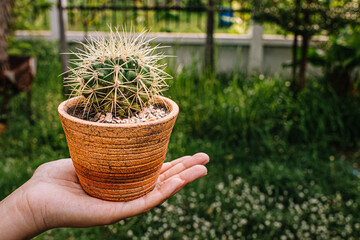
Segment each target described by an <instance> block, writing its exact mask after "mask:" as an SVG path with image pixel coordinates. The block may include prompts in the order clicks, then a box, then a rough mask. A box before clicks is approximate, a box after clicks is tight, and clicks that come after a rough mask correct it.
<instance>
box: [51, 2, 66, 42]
mask: <svg viewBox="0 0 360 240" xmlns="http://www.w3.org/2000/svg"><path fill="white" fill-rule="evenodd" d="M49 1H50V2H51V3H52V6H51V9H50V34H51V35H50V38H51V40H54V41H56V40H59V39H60V16H59V13H60V11H59V8H58V5H59V1H61V4H62V7H66V4H67V1H66V0H49ZM62 15H63V19H64V23H67V11H63V13H62Z"/></svg>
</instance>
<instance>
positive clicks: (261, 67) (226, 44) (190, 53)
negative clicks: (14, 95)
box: [16, 31, 327, 76]
mask: <svg viewBox="0 0 360 240" xmlns="http://www.w3.org/2000/svg"><path fill="white" fill-rule="evenodd" d="M107 34H108V33H104V32H101V33H89V34H88V35H89V36H90V37H97V36H106V35H107ZM66 35H67V40H68V41H69V42H74V41H81V40H83V39H84V34H83V33H82V32H70V31H68V32H67V33H66ZM16 36H17V38H18V39H23V40H24V39H29V38H42V39H46V40H54V36H53V35H52V33H51V31H50V32H47V31H41V32H29V31H18V32H16ZM149 37H150V38H153V37H156V39H155V40H154V41H153V43H154V44H157V43H160V44H161V45H163V46H169V47H168V48H164V51H165V53H166V54H168V55H173V56H175V58H170V59H169V60H168V61H169V66H170V67H172V68H175V70H176V69H178V68H183V67H194V66H195V67H197V68H198V70H199V71H200V70H201V68H202V66H203V60H204V45H205V38H206V36H205V34H189V33H181V34H179V33H152V34H151V35H149ZM260 37H261V39H260V40H257V41H255V40H254V38H253V35H234V34H215V45H216V47H215V49H216V54H215V60H216V71H217V72H226V73H232V72H234V71H238V72H252V71H256V72H258V73H264V74H270V75H274V74H280V75H282V76H289V74H290V69H284V68H283V67H282V64H283V63H285V62H287V61H290V60H291V46H292V39H291V38H289V37H288V38H286V37H283V36H278V35H276V36H270V35H261V36H260ZM326 40H327V39H326V38H318V39H314V40H313V43H312V44H314V43H315V42H317V41H326ZM254 41H255V42H257V44H256V45H254V44H253V43H254ZM251 48H253V49H254V48H255V49H257V50H258V48H261V49H262V50H261V51H254V50H253V51H251ZM251 54H252V55H254V54H255V55H256V54H257V55H256V56H251ZM259 54H260V55H259ZM253 58H254V59H256V61H252V62H251V60H252V59H253ZM308 73H310V74H313V75H314V74H319V73H320V69H316V68H312V67H311V66H309V71H308Z"/></svg>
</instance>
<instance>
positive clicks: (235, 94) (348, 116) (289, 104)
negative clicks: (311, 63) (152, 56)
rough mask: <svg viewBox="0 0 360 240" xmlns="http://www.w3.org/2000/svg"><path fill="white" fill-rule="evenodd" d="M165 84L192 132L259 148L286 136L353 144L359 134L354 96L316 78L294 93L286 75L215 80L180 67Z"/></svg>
mask: <svg viewBox="0 0 360 240" xmlns="http://www.w3.org/2000/svg"><path fill="white" fill-rule="evenodd" d="M170 86H171V87H170V91H169V96H170V97H171V98H172V99H174V100H175V101H177V102H178V103H179V104H180V106H181V109H182V111H184V112H186V113H187V114H184V115H181V114H180V116H179V118H184V119H183V120H184V121H185V122H189V123H190V124H189V125H188V128H186V129H184V131H186V134H191V135H192V136H194V137H200V138H210V139H218V138H220V139H226V143H227V144H229V145H231V146H238V145H239V144H241V145H242V146H244V147H245V146H247V147H249V148H250V149H257V150H260V151H262V152H264V151H265V152H266V151H273V149H274V148H276V146H277V145H278V144H280V145H281V144H282V143H286V142H291V143H293V144H308V143H311V144H313V146H317V147H321V146H322V147H325V146H328V145H329V144H330V145H331V144H335V145H341V146H354V144H355V142H356V141H357V140H358V139H359V137H360V125H359V123H358V122H359V121H358V119H360V103H359V96H358V95H355V96H352V97H348V98H344V99H339V98H338V97H337V96H336V94H335V93H334V92H332V91H327V90H325V89H324V88H323V86H322V83H321V82H319V81H313V82H312V83H311V85H310V86H309V87H308V88H307V89H305V91H304V92H302V93H300V94H298V95H297V96H296V97H295V96H294V95H293V93H292V91H291V88H290V86H291V83H290V82H289V81H285V80H281V79H276V78H264V77H263V76H260V78H259V77H258V76H254V77H253V78H252V79H251V80H244V79H243V77H241V76H240V77H237V76H234V78H233V79H232V80H231V81H228V82H225V81H224V82H220V81H215V80H211V79H206V78H204V77H197V76H196V75H195V74H192V75H190V74H186V73H182V74H179V75H178V77H177V79H176V80H175V81H174V82H173V83H172V84H170ZM181 89H183V90H182V91H181Z"/></svg>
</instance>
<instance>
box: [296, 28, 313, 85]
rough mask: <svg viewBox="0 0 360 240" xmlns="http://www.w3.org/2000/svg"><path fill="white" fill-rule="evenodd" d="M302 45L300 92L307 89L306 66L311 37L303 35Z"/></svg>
mask: <svg viewBox="0 0 360 240" xmlns="http://www.w3.org/2000/svg"><path fill="white" fill-rule="evenodd" d="M302 40H303V41H302V45H301V60H300V72H299V85H298V90H299V91H301V90H303V89H304V87H305V82H306V65H307V62H308V49H309V42H310V36H308V35H303V39H302Z"/></svg>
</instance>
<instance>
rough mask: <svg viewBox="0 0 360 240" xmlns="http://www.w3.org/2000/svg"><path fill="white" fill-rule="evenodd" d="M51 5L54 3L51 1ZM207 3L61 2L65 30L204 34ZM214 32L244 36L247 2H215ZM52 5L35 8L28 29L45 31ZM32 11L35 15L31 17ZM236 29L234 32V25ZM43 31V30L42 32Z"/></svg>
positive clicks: (195, 0) (194, 0) (159, 0)
mask: <svg viewBox="0 0 360 240" xmlns="http://www.w3.org/2000/svg"><path fill="white" fill-rule="evenodd" d="M52 1H53V3H54V4H56V3H57V0H52ZM209 2H210V1H209V0H135V1H130V0H88V1H84V0H73V1H69V0H68V1H63V4H62V8H63V11H66V16H67V22H66V25H67V30H70V31H84V32H88V31H107V30H108V25H112V26H125V27H131V26H132V27H133V28H135V30H137V31H140V30H142V29H143V28H147V29H151V31H152V32H190V33H200V32H206V26H207V25H206V19H207V14H206V13H207V11H208V9H209ZM213 2H214V12H215V14H214V20H215V24H214V31H215V32H229V31H231V30H229V29H231V28H233V30H232V31H235V32H237V33H243V32H245V31H246V29H247V27H248V25H249V23H248V21H247V20H248V19H249V18H250V13H251V7H250V4H249V3H248V2H247V1H244V0H242V1H231V0H214V1H213ZM49 7H51V5H45V6H36V4H35V5H34V7H33V8H32V10H31V11H30V12H29V16H31V18H30V17H29V18H28V19H27V22H28V23H30V24H28V25H27V26H21V25H20V26H18V27H19V28H25V29H29V30H32V28H34V29H36V30H39V29H40V28H41V24H42V25H43V26H44V27H45V29H48V25H49V21H51V19H50V20H49V19H48V18H47V16H48V14H47V13H48V9H49ZM34 11H36V13H35V14H34ZM235 25H236V26H238V27H237V29H235V30H234V26H235ZM239 29H240V30H239ZM42 30H43V29H42Z"/></svg>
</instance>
